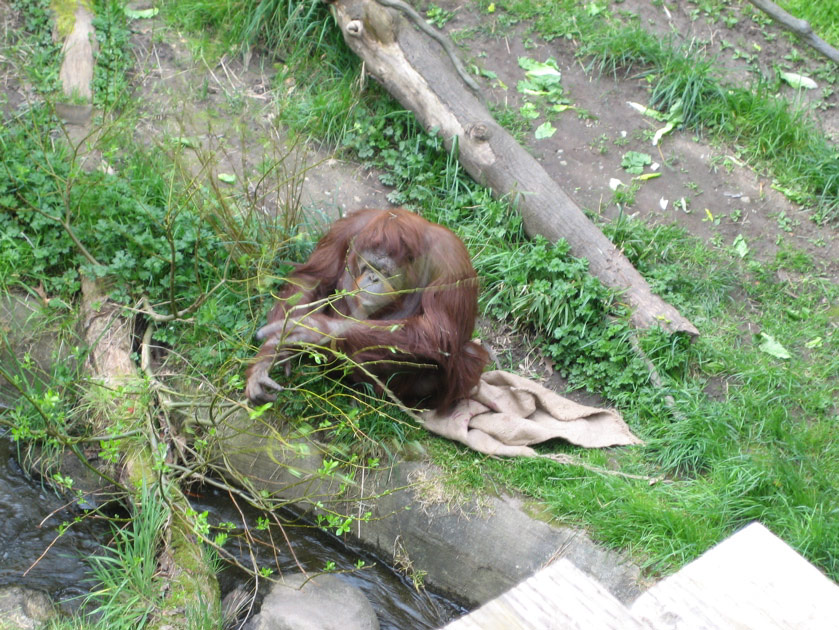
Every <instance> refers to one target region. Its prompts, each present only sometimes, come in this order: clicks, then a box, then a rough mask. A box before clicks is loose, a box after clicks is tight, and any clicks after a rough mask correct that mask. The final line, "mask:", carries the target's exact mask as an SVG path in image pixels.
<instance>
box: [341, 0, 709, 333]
mask: <svg viewBox="0 0 839 630" xmlns="http://www.w3.org/2000/svg"><path fill="white" fill-rule="evenodd" d="M383 4H387V5H388V6H383ZM400 4H401V2H399V1H398V0H383V1H382V3H381V4H380V3H379V2H377V1H376V0H336V1H335V2H334V3H332V4H331V7H332V12H333V15H334V16H335V19H336V21H337V23H338V26H339V27H340V29H341V31H342V33H343V35H344V40H345V41H346V42H347V44H348V45H349V47H350V48H351V49H352V50H353V52H355V54H357V55H358V56H359V57H360V58H361V59H362V60H363V61H364V67H365V70H366V72H368V73H370V74H371V75H372V76H373V77H374V78H376V79H377V80H378V81H379V82H380V83H381V84H382V85H383V86H384V87H385V89H386V90H387V91H388V92H389V93H390V94H391V95H392V96H393V97H394V98H396V99H397V100H398V101H399V102H400V103H401V104H402V105H404V106H405V107H406V108H408V109H410V110H411V111H412V112H413V113H414V114H415V115H416V117H417V120H419V122H420V124H422V125H423V127H424V128H425V129H427V130H431V129H437V130H439V133H440V135H441V137H442V138H443V140H444V142H445V143H446V146H447V148H449V150H451V148H452V146H453V145H455V143H456V149H457V152H458V157H459V160H460V163H461V164H462V165H463V167H464V169H465V170H466V172H467V173H469V175H470V176H471V177H472V178H473V179H474V180H475V181H477V182H479V183H480V184H482V185H485V186H488V187H489V188H491V189H492V190H493V192H494V194H495V195H496V196H498V197H505V196H506V197H509V198H510V199H511V200H512V203H513V204H514V205H515V207H516V208H517V209H518V210H519V212H520V213H521V215H522V219H523V222H524V227H525V230H526V231H527V233H528V234H529V235H531V236H532V235H536V234H541V235H543V236H544V237H546V238H547V239H548V240H550V241H552V242H555V241H557V240H558V239H560V238H564V239H565V240H566V241H568V244H569V245H570V247H571V252H572V253H573V254H574V255H575V256H577V257H580V258H586V259H588V261H589V270H590V272H591V273H592V274H593V275H595V276H596V277H598V278H599V279H600V280H601V282H603V283H604V284H605V285H607V286H609V287H611V288H613V289H616V290H618V291H621V292H622V294H623V299H625V300H626V301H627V302H628V303H629V304H630V306H631V307H632V308H633V313H632V316H631V321H632V323H633V324H634V325H635V326H637V327H639V328H649V327H653V326H661V327H662V328H663V329H665V330H667V331H670V332H685V333H688V334H689V335H692V336H695V335H698V334H699V332H698V331H697V329H696V327H694V325H693V324H692V323H691V322H690V321H688V320H687V319H686V318H684V317H683V316H682V315H681V314H680V313H679V312H678V311H677V310H676V309H675V308H674V307H673V306H671V305H670V304H668V303H667V302H665V301H664V300H662V299H661V298H660V297H659V296H657V295H655V294H654V293H653V292H652V290H651V289H650V286H649V285H648V284H647V282H646V281H645V280H644V278H643V277H642V276H641V274H640V273H638V271H637V270H636V269H635V268H634V267H633V266H632V264H631V263H630V262H629V260H628V259H627V258H626V257H625V256H624V255H623V254H622V253H621V252H620V251H619V250H618V249H617V248H616V247H615V246H614V244H612V242H611V241H610V240H609V239H608V238H606V236H604V235H603V233H602V232H601V231H600V230H599V229H598V228H597V227H596V226H595V225H594V224H593V223H592V222H591V221H589V219H588V218H587V217H586V216H585V214H583V212H582V210H581V209H580V207H579V206H577V204H575V203H574V201H573V200H571V198H570V197H569V196H568V195H567V194H565V192H564V191H563V190H562V189H561V188H560V187H559V185H558V184H557V183H556V182H555V181H554V180H553V179H552V178H551V177H550V175H548V173H547V172H546V171H545V169H544V168H543V167H542V165H541V164H540V163H539V162H538V161H537V160H536V159H535V158H534V157H533V156H531V155H530V154H529V153H528V152H527V150H526V149H525V148H524V147H522V146H521V145H520V144H519V143H518V142H516V140H515V139H514V138H513V137H512V136H511V135H510V134H509V133H508V132H507V131H506V130H505V129H504V128H503V127H501V126H500V125H499V124H498V123H496V122H495V120H494V119H493V118H492V115H491V114H490V113H489V111H488V110H487V108H486V107H485V106H484V104H483V103H482V102H481V101H480V100H479V99H478V97H477V96H476V95H475V94H474V93H473V92H472V91H471V90H469V89H468V88H467V87H466V86H465V85H464V83H463V81H462V80H461V78H460V76H459V75H458V74H457V73H456V72H455V71H453V70H452V69H451V68H452V62H451V60H450V59H449V58H448V55H447V54H446V51H445V50H444V49H443V48H442V47H441V46H438V45H437V43H434V42H430V41H429V38H428V36H427V35H425V34H424V33H421V32H419V31H418V30H417V29H415V28H414V27H413V26H412V25H411V24H409V23H408V22H407V21H406V20H405V18H404V17H403V10H395V9H393V8H390V7H394V6H397V7H398V6H399V5H400Z"/></svg>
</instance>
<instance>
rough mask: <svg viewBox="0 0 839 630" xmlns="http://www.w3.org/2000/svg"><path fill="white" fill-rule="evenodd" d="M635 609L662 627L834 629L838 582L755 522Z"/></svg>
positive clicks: (837, 614)
mask: <svg viewBox="0 0 839 630" xmlns="http://www.w3.org/2000/svg"><path fill="white" fill-rule="evenodd" d="M631 611H632V613H633V615H634V616H635V617H636V618H638V619H640V620H642V621H643V622H646V623H647V624H649V626H650V627H652V628H655V629H661V630H665V629H666V630H687V629H690V630H705V629H707V630H712V629H713V630H717V629H719V628H736V629H738V630H750V629H753V630H781V629H785V630H789V629H791V628H801V629H805V628H806V630H822V629H823V630H828V629H830V630H835V629H836V628H837V627H839V586H837V585H836V584H834V583H833V582H831V581H830V580H829V579H828V578H826V577H825V576H824V575H822V574H821V573H820V572H819V571H818V569H816V568H815V567H814V566H813V565H811V564H810V563H809V562H807V561H806V560H805V559H804V558H803V557H801V556H800V555H799V554H798V553H796V552H795V551H794V550H793V549H792V548H791V547H790V546H789V545H787V544H786V543H785V542H784V541H782V540H781V539H780V538H778V537H777V536H775V535H774V534H772V532H770V531H769V530H768V529H766V528H765V527H764V526H763V525H761V524H759V523H753V524H751V525H749V526H748V527H745V528H744V529H742V530H740V531H739V532H737V533H736V534H734V535H733V536H731V537H730V538H728V539H726V540H725V541H723V542H722V543H720V544H719V545H717V546H716V547H714V548H713V549H711V550H709V551H707V552H706V553H705V554H703V555H702V556H701V557H700V558H698V559H697V560H695V561H693V562H692V563H690V564H689V565H687V566H686V567H684V568H682V569H681V570H680V571H679V572H678V573H676V574H675V575H672V576H670V577H669V578H667V579H665V580H663V581H661V582H659V583H658V584H656V585H655V586H654V587H652V588H651V589H650V590H648V591H647V592H646V593H644V594H643V595H641V597H639V598H638V599H637V600H636V601H635V603H634V604H633V605H632V607H631Z"/></svg>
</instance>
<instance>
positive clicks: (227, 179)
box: [218, 173, 236, 184]
mask: <svg viewBox="0 0 839 630" xmlns="http://www.w3.org/2000/svg"><path fill="white" fill-rule="evenodd" d="M218 180H219V181H220V182H224V183H225V184H234V183H236V176H235V175H233V174H232V173H219V174H218Z"/></svg>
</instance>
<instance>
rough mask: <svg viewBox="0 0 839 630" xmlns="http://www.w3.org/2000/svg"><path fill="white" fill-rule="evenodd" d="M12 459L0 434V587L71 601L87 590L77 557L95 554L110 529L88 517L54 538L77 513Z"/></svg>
mask: <svg viewBox="0 0 839 630" xmlns="http://www.w3.org/2000/svg"><path fill="white" fill-rule="evenodd" d="M16 458H17V450H16V448H15V445H14V443H13V442H10V441H9V440H8V439H7V438H5V437H2V436H0V586H11V585H23V586H29V587H31V588H37V589H40V590H42V591H46V592H47V593H49V594H50V595H52V597H53V599H54V600H56V601H65V600H71V601H72V600H74V598H78V597H79V596H81V595H84V594H85V593H87V590H88V589H89V588H90V586H91V585H90V583H88V582H86V581H85V579H86V577H87V574H86V566H85V564H84V563H83V562H82V561H81V558H83V557H85V556H90V555H92V554H93V553H96V552H98V551H99V548H100V547H99V541H100V540H107V539H106V538H105V536H107V535H108V532H109V529H108V528H107V526H106V525H105V524H104V523H103V522H101V521H100V522H98V523H97V522H95V521H93V520H87V519H86V520H84V521H83V522H81V523H77V524H74V525H72V526H71V527H70V528H69V530H68V531H66V532H65V533H64V535H63V536H60V537H58V538H57V539H56V537H57V536H58V531H59V526H60V525H61V523H62V522H63V521H73V519H74V517H75V515H76V514H75V513H74V512H73V511H72V510H69V509H66V508H67V507H68V506H67V501H66V499H63V498H61V497H58V496H56V494H55V493H54V492H52V491H51V490H50V489H48V488H42V487H41V486H40V485H39V484H38V483H37V482H34V481H32V479H31V478H29V477H28V476H27V475H26V474H25V473H24V472H23V471H22V470H21V469H20V467H19V466H18V464H17V459H16ZM42 554H43V557H41V556H42ZM39 558H40V559H39Z"/></svg>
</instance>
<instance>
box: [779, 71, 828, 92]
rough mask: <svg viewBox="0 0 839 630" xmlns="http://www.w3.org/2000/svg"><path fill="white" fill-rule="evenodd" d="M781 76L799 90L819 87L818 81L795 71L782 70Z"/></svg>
mask: <svg viewBox="0 0 839 630" xmlns="http://www.w3.org/2000/svg"><path fill="white" fill-rule="evenodd" d="M781 78H782V79H783V80H784V81H786V82H787V83H789V84H790V85H791V86H792V87H794V88H795V89H797V90H800V89H802V88H803V89H805V90H815V89H816V88H817V87H819V85H818V83H816V82H815V81H813V79H811V78H810V77H805V76H804V75H803V74H796V73H795V72H782V73H781Z"/></svg>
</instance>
